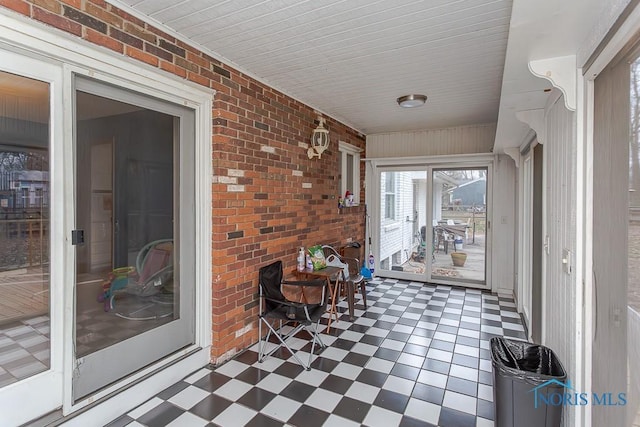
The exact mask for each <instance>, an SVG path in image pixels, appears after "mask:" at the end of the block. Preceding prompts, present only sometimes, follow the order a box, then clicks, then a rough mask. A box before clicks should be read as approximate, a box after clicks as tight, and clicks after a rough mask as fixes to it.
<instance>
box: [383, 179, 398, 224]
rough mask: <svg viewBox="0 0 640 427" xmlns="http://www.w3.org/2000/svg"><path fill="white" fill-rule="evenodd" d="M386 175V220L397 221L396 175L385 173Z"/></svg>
mask: <svg viewBox="0 0 640 427" xmlns="http://www.w3.org/2000/svg"><path fill="white" fill-rule="evenodd" d="M383 175H384V218H385V219H396V174H395V173H394V172H383Z"/></svg>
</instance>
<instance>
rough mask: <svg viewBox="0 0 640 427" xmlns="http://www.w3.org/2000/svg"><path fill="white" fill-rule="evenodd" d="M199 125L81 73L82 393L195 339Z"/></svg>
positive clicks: (78, 305)
mask: <svg viewBox="0 0 640 427" xmlns="http://www.w3.org/2000/svg"><path fill="white" fill-rule="evenodd" d="M194 126H195V124H194V112H193V110H190V109H187V108H185V107H181V106H178V105H174V104H171V103H168V102H163V101H159V100H157V99H154V98H150V97H147V96H145V95H142V94H140V93H135V92H131V91H128V90H125V89H121V88H117V87H113V86H111V85H107V84H104V83H99V82H97V81H93V80H90V79H86V78H80V77H77V78H76V79H75V158H76V165H75V219H76V220H75V224H76V225H75V230H74V231H73V234H72V240H73V244H74V245H75V264H76V265H75V267H76V268H75V271H76V286H75V329H74V350H75V358H76V369H77V374H76V375H75V376H74V380H73V397H74V399H75V400H78V399H81V398H83V397H86V396H87V395H90V394H92V393H94V392H95V391H97V390H99V389H101V388H102V387H105V386H106V385H108V384H111V383H113V382H115V381H117V380H119V379H121V378H123V377H125V376H127V375H130V374H132V373H134V372H136V371H137V370H139V369H141V368H143V367H145V366H147V365H149V364H151V363H153V362H156V361H158V360H160V359H162V358H163V357H166V356H167V355H169V354H171V353H173V352H175V351H177V350H179V349H181V348H183V347H186V346H188V345H190V344H193V343H194V342H195V335H194V309H195V299H194V283H195V280H194V276H195V261H194V260H195V248H194V241H195V228H194V222H195V218H194V211H193V206H194V198H195V190H194V179H195V177H194V173H193V164H194V161H195V159H194Z"/></svg>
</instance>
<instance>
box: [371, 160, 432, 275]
mask: <svg viewBox="0 0 640 427" xmlns="http://www.w3.org/2000/svg"><path fill="white" fill-rule="evenodd" d="M393 173H394V174H395V176H396V188H395V194H396V211H395V212H396V217H395V219H394V220H390V219H385V220H383V221H382V222H381V230H380V262H382V261H384V260H385V259H387V258H389V257H391V259H390V262H389V265H388V268H389V269H391V267H392V266H393V265H398V264H402V263H404V262H406V261H407V259H408V257H409V256H410V255H411V254H410V253H404V252H402V248H406V247H408V246H409V244H412V243H413V240H414V237H413V222H412V220H413V216H414V211H413V208H414V204H415V203H416V201H414V192H413V182H414V180H413V176H412V173H411V172H393ZM423 175H424V174H423ZM382 184H383V185H381V190H382V193H381V195H382V197H381V199H380V200H381V205H382V209H381V212H385V210H384V208H385V205H384V203H385V197H384V194H385V191H386V189H385V187H384V182H383V183H382ZM407 218H409V221H407ZM398 252H400V255H399V256H398V257H397V258H396V257H394V255H395V254H397V253H398Z"/></svg>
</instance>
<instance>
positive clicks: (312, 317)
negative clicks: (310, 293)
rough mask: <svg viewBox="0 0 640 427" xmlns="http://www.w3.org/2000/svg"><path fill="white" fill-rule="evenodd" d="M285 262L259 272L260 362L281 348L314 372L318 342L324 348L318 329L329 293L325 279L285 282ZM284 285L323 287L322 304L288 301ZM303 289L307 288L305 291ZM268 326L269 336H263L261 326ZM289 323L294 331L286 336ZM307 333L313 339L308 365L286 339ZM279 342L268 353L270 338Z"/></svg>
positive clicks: (261, 269) (268, 266) (266, 267)
mask: <svg viewBox="0 0 640 427" xmlns="http://www.w3.org/2000/svg"><path fill="white" fill-rule="evenodd" d="M282 277H283V275H282V261H276V262H274V263H272V264H269V265H267V266H264V267H262V268H260V272H259V286H260V314H259V315H258V317H259V319H260V320H259V321H258V333H259V336H260V339H261V340H260V343H259V346H258V347H259V350H258V361H259V362H262V361H263V360H264V359H265V358H266V357H268V356H271V355H272V354H273V353H274V352H276V351H277V350H278V349H280V348H281V347H283V346H284V347H285V348H286V349H287V350H289V352H290V353H291V354H292V355H293V357H294V358H295V359H296V360H297V361H298V363H300V365H302V366H303V367H304V368H305V369H306V370H310V369H311V367H310V366H311V358H312V357H313V352H314V350H315V346H316V343H318V345H319V346H320V347H321V348H324V347H325V345H324V343H323V342H322V340H321V339H320V334H319V333H318V327H319V325H320V318H321V317H322V315H323V314H324V312H325V311H326V310H327V292H326V286H327V281H326V280H322V279H320V280H304V281H289V280H285V281H283V280H282ZM282 285H289V286H303V287H307V286H309V287H315V288H318V287H320V288H322V289H321V292H320V293H321V295H320V299H319V301H314V302H295V301H290V300H288V299H287V298H286V297H285V296H284V295H283V294H282V289H281V286H282ZM302 289H304V288H302ZM263 323H264V324H265V325H266V327H267V328H268V332H267V335H266V336H264V337H263V335H262V324H263ZM287 324H290V325H294V326H293V328H292V329H291V330H290V331H289V332H287V333H283V332H281V331H282V327H283V326H285V325H287ZM302 330H307V332H309V334H311V337H312V344H311V353H310V354H309V362H308V363H307V364H304V363H303V362H302V361H301V360H300V358H299V357H298V356H297V355H296V353H295V352H294V351H293V350H292V349H291V347H290V346H289V344H287V339H289V338H291V337H293V336H294V335H296V334H297V333H298V332H300V331H302ZM272 335H273V336H274V337H276V338H277V339H278V341H279V344H278V345H277V346H276V347H275V348H273V349H272V350H271V351H269V352H268V353H266V346H267V343H268V342H270V341H269V339H270V338H271V336H272Z"/></svg>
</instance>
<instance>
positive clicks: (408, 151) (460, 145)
mask: <svg viewBox="0 0 640 427" xmlns="http://www.w3.org/2000/svg"><path fill="white" fill-rule="evenodd" d="M495 135H496V124H495V123H488V124H480V125H474V126H459V127H451V128H443V129H429V130H421V131H415V132H393V133H381V134H374V135H367V158H369V159H371V158H381V157H382V158H384V157H412V156H437V155H449V154H471V153H489V152H491V147H493V140H494V138H495Z"/></svg>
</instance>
